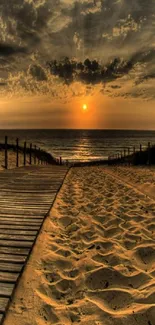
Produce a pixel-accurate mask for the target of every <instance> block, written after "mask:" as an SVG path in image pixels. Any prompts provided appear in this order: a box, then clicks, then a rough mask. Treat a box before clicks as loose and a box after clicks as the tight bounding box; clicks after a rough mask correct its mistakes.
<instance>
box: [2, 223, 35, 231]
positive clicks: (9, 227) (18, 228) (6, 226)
mask: <svg viewBox="0 0 155 325" xmlns="http://www.w3.org/2000/svg"><path fill="white" fill-rule="evenodd" d="M2 229H13V230H36V231H38V226H32V225H31V226H24V225H20V226H18V225H5V224H4V225H1V224H0V230H2Z"/></svg>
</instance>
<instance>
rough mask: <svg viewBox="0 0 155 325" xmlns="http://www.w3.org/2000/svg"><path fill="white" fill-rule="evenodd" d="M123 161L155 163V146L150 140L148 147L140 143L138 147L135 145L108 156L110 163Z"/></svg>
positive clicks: (129, 162) (143, 163)
mask: <svg viewBox="0 0 155 325" xmlns="http://www.w3.org/2000/svg"><path fill="white" fill-rule="evenodd" d="M121 163H123V164H129V165H131V164H133V165H140V164H142V165H151V164H155V146H154V145H153V146H151V143H150V142H148V145H147V147H146V146H145V147H144V146H142V144H140V145H139V148H138V149H137V148H136V147H135V146H134V147H133V148H131V147H130V148H124V149H123V150H122V151H121V152H118V153H116V154H113V155H111V156H109V157H108V164H109V165H111V164H121Z"/></svg>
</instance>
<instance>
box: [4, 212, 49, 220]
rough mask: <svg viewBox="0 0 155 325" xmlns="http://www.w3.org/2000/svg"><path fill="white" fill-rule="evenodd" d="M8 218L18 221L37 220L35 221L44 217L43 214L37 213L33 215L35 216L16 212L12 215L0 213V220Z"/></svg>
mask: <svg viewBox="0 0 155 325" xmlns="http://www.w3.org/2000/svg"><path fill="white" fill-rule="evenodd" d="M3 219H5V220H8V219H11V220H17V221H20V220H26V221H32V220H37V221H39V222H40V221H41V220H43V219H44V217H43V216H38V215H35V216H31V215H25V214H24V215H23V217H22V215H21V214H17V215H12V214H8V213H7V214H3V215H0V222H1V220H3Z"/></svg>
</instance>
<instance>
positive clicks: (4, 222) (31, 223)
mask: <svg viewBox="0 0 155 325" xmlns="http://www.w3.org/2000/svg"><path fill="white" fill-rule="evenodd" d="M0 223H1V225H12V226H13V225H18V226H21V225H22V226H29V227H31V226H38V227H39V226H41V223H42V222H40V221H35V222H34V221H33V220H32V221H30V220H26V219H25V220H22V221H21V220H14V219H9V218H8V220H6V219H5V218H4V219H3V220H0Z"/></svg>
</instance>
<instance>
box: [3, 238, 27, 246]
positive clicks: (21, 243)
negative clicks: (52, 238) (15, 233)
mask: <svg viewBox="0 0 155 325" xmlns="http://www.w3.org/2000/svg"><path fill="white" fill-rule="evenodd" d="M32 244H33V241H16V240H3V239H0V246H4V247H8V246H9V247H18V248H21V247H24V248H31V247H32Z"/></svg>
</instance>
